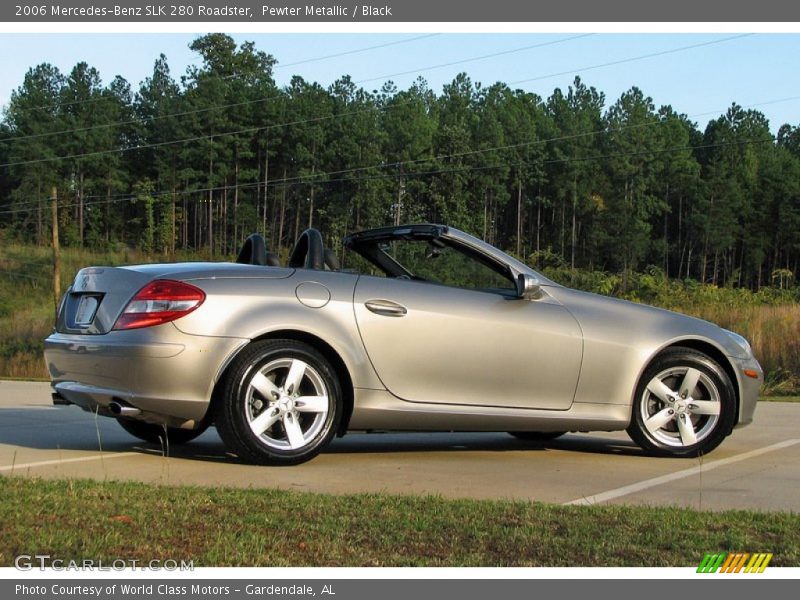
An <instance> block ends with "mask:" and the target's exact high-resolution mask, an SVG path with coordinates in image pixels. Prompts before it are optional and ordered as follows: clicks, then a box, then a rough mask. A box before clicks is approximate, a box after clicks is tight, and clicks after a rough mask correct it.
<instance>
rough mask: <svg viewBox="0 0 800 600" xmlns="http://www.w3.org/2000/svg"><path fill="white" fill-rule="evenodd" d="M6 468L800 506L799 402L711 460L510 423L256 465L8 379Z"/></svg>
mask: <svg viewBox="0 0 800 600" xmlns="http://www.w3.org/2000/svg"><path fill="white" fill-rule="evenodd" d="M12 474H13V475H16V476H26V477H28V476H29V477H49V478H55V477H59V478H65V477H82V478H93V479H100V480H135V481H145V482H151V483H159V484H167V485H178V484H193V485H201V486H218V485H224V486H236V487H253V488H258V487H275V488H284V489H293V490H303V491H313V492H325V493H333V494H347V493H356V492H388V493H392V494H435V495H440V496H443V497H450V498H495V499H516V500H539V501H543V502H554V503H562V504H595V503H617V504H645V505H675V506H685V507H693V508H701V509H710V510H723V509H734V508H748V509H756V510H785V511H795V512H798V511H800V494H798V493H797V490H800V404H790V403H779V402H769V403H762V404H760V405H759V407H758V409H757V411H756V420H755V423H754V424H753V425H751V426H749V427H745V428H744V429H740V430H737V431H735V432H734V434H733V435H732V436H731V437H730V438H728V440H726V441H725V442H724V443H723V444H722V446H720V447H719V448H718V449H717V450H715V451H714V452H713V453H712V454H710V455H709V456H708V457H705V458H704V459H703V460H698V459H685V460H679V459H663V458H650V457H647V456H644V455H643V454H642V452H641V451H640V450H639V449H638V447H636V446H635V445H634V444H633V443H632V442H631V441H630V440H629V439H628V437H627V435H625V433H600V434H568V435H565V436H563V437H562V438H560V439H558V440H555V441H553V442H549V443H547V444H538V443H531V442H522V441H519V440H516V439H514V438H512V437H511V436H508V435H506V434H504V433H455V434H440V433H424V434H349V435H347V436H346V437H344V438H341V439H337V440H335V441H334V443H333V444H332V445H331V446H330V448H329V449H328V450H327V451H325V452H324V453H323V454H322V455H320V456H319V457H317V458H316V459H314V460H313V461H311V462H309V463H305V464H303V465H299V466H296V467H257V466H251V465H246V464H242V463H240V462H239V461H238V460H237V459H236V458H235V457H232V456H230V455H228V454H226V451H225V448H224V446H223V445H222V442H221V441H220V439H219V437H218V436H217V434H216V432H215V431H214V430H213V429H211V430H209V431H208V432H206V433H205V434H203V435H202V436H200V437H199V438H197V439H196V440H195V441H193V442H191V443H190V444H187V445H185V446H182V447H174V448H170V449H169V452H168V453H166V452H164V450H163V449H162V448H160V447H157V446H153V445H150V444H145V443H143V442H140V441H138V440H136V439H135V438H132V437H131V436H129V435H128V434H127V433H125V432H124V431H123V430H122V429H121V428H120V427H119V425H117V423H116V422H115V421H113V420H112V419H107V418H103V417H100V418H95V417H94V416H93V415H91V414H89V413H86V412H83V411H82V410H81V409H79V408H77V407H75V406H67V407H62V406H59V407H54V406H52V403H51V401H50V393H49V386H48V385H47V384H46V383H27V382H15V381H0V475H6V476H8V475H12Z"/></svg>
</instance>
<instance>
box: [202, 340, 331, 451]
mask: <svg viewBox="0 0 800 600" xmlns="http://www.w3.org/2000/svg"><path fill="white" fill-rule="evenodd" d="M341 398H342V394H341V389H340V387H339V382H338V378H337V377H336V374H335V372H334V370H333V368H332V367H331V365H330V363H329V362H328V361H327V359H326V358H325V357H324V356H322V354H320V353H319V352H318V351H317V350H316V349H315V348H313V347H311V346H309V345H308V344H305V343H302V342H298V341H295V340H266V341H262V342H256V343H254V344H252V345H251V346H250V347H249V348H248V349H247V350H245V351H244V352H243V353H242V354H241V355H240V356H238V357H237V358H236V360H234V362H233V364H232V365H231V368H230V370H229V372H228V376H227V378H226V383H225V388H224V398H223V400H222V401H221V404H220V406H219V407H218V413H217V429H218V430H219V433H220V436H221V437H222V439H223V441H225V443H226V444H227V445H228V447H229V448H231V450H233V451H234V452H236V454H238V455H239V456H240V457H241V458H242V459H244V460H246V461H249V462H255V463H261V464H276V465H289V464H297V463H301V462H304V461H307V460H310V459H311V458H313V457H314V456H316V455H317V454H318V453H319V452H320V451H321V450H322V448H323V447H324V446H325V445H327V443H328V442H329V441H330V440H331V438H332V437H333V436H334V434H335V433H336V430H337V428H338V426H339V420H340V418H341V413H342V410H341V406H342V399H341Z"/></svg>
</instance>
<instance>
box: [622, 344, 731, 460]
mask: <svg viewBox="0 0 800 600" xmlns="http://www.w3.org/2000/svg"><path fill="white" fill-rule="evenodd" d="M690 374H691V377H690V380H689V381H688V382H687V380H686V377H687V376H689V375H690ZM658 382H661V383H663V384H664V387H663V388H661V387H660V386H659V384H658ZM692 383H694V387H692V389H691V390H689V391H688V395H687V396H686V397H682V392H686V389H688V387H690V386H691V385H692ZM651 390H656V392H653V391H651ZM693 401H694V403H693ZM670 411H671V412H670ZM735 418H736V392H735V391H734V388H733V384H732V383H731V380H730V377H728V375H727V373H726V372H725V370H724V369H723V368H722V367H721V366H720V365H719V364H718V363H717V362H716V361H715V360H714V359H712V358H711V357H710V356H708V355H706V354H703V353H702V352H698V351H696V350H691V349H688V348H670V349H668V350H665V351H664V352H663V353H662V354H660V355H659V356H658V357H657V358H656V359H655V360H653V362H652V363H651V364H650V365H649V366H648V367H647V369H645V371H644V373H643V374H642V377H641V379H640V381H639V384H638V385H637V387H636V393H635V395H634V398H633V406H632V414H631V422H630V424H629V425H628V429H627V431H628V435H630V437H631V439H632V440H633V441H634V442H636V443H637V444H639V446H641V447H642V448H643V449H644V450H646V451H647V452H648V453H650V454H654V455H659V456H674V457H685V458H693V457H697V456H701V455H704V454H708V453H709V452H711V451H712V450H713V449H714V448H716V447H717V446H719V445H720V444H721V443H722V441H723V440H724V439H725V438H726V437H727V436H728V435H729V434H730V433H731V431H732V430H733V425H734V420H735ZM646 421H648V422H649V423H650V425H651V427H648V426H647V425H645V422H646ZM662 421H664V423H663V424H661V422H662Z"/></svg>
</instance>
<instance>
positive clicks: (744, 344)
mask: <svg viewBox="0 0 800 600" xmlns="http://www.w3.org/2000/svg"><path fill="white" fill-rule="evenodd" d="M722 331H724V332H725V333H727V334H728V337H729V338H731V339H732V340H733V341H734V342H735V343H736V345H737V346H739V347H740V348H741V349H742V350H743V351H744V354H745V355H746V356H753V349H752V348H751V347H750V342H748V341H747V340H746V339H744V338H743V337H742V336H741V335H739V334H738V333H734V332H733V331H729V330H727V329H723V330H722Z"/></svg>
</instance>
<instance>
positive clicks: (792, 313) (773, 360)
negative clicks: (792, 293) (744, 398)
mask: <svg viewBox="0 0 800 600" xmlns="http://www.w3.org/2000/svg"><path fill="white" fill-rule="evenodd" d="M691 314H694V315H695V316H697V317H700V318H701V319H706V320H708V321H712V322H714V323H716V324H718V325H720V326H722V327H725V328H726V329H730V330H731V331H735V332H736V333H738V334H740V335H743V336H744V337H745V338H747V339H748V340H749V341H750V344H751V345H752V346H753V352H754V353H755V355H756V357H757V358H758V360H759V362H760V363H761V366H762V367H763V368H764V371H765V372H766V373H767V377H766V381H765V383H764V390H763V393H764V394H765V395H783V394H793V393H796V392H797V391H798V390H800V305H797V304H791V305H782V306H741V307H729V306H720V305H708V306H704V307H702V308H699V309H696V310H694V311H692V313H691Z"/></svg>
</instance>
